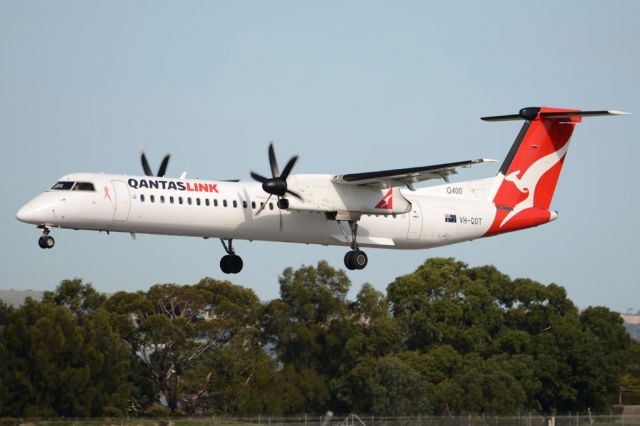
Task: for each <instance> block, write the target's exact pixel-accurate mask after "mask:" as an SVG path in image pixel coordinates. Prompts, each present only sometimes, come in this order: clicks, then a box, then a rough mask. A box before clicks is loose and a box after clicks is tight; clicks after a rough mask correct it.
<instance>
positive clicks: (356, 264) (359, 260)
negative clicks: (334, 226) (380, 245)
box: [337, 220, 369, 271]
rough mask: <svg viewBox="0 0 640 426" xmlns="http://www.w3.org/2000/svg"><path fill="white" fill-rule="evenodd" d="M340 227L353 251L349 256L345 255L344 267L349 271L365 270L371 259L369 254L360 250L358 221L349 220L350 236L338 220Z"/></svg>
mask: <svg viewBox="0 0 640 426" xmlns="http://www.w3.org/2000/svg"><path fill="white" fill-rule="evenodd" d="M337 222H338V226H340V229H341V230H342V233H343V234H344V237H345V239H346V240H347V242H348V243H349V246H350V247H351V251H348V252H347V254H345V255H344V266H346V267H347V269H350V270H352V271H353V270H354V269H364V268H365V267H366V266H367V263H368V262H369V258H367V254H366V253H365V252H363V251H362V250H360V249H358V243H357V237H358V221H356V220H348V221H347V223H349V229H350V231H351V232H350V234H349V233H347V231H346V230H345V229H344V227H343V225H342V221H340V220H338V221H337Z"/></svg>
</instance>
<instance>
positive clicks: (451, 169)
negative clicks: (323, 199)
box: [331, 158, 496, 189]
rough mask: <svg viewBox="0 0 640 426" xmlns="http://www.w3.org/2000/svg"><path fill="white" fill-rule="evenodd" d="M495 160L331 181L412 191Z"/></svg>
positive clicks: (441, 165) (341, 178) (359, 175)
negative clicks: (458, 170) (403, 188)
mask: <svg viewBox="0 0 640 426" xmlns="http://www.w3.org/2000/svg"><path fill="white" fill-rule="evenodd" d="M495 161H496V160H490V159H486V158H479V159H477V160H469V161H458V162H455V163H446V164H436V165H433V166H422V167H411V168H407V169H393V170H380V171H377V172H364V173H351V174H347V175H340V176H333V177H332V178H331V181H332V182H334V183H339V184H343V185H368V186H375V187H384V188H388V187H391V186H405V185H406V186H407V187H408V188H409V189H413V184H414V183H416V182H422V181H425V180H429V179H444V180H445V181H447V182H448V181H449V176H450V175H453V174H456V173H457V169H459V168H467V167H471V166H475V165H476V164H482V163H493V162H495Z"/></svg>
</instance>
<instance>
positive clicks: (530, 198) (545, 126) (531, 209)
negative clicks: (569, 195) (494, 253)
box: [483, 107, 619, 235]
mask: <svg viewBox="0 0 640 426" xmlns="http://www.w3.org/2000/svg"><path fill="white" fill-rule="evenodd" d="M612 114H619V112H617V111H579V110H569V109H557V108H544V107H543V108H523V109H522V110H520V113H519V114H518V115H506V116H498V117H485V118H483V120H486V121H503V120H522V119H524V120H526V121H525V123H524V125H523V126H522V129H521V130H520V133H519V134H518V137H517V138H516V141H515V142H514V144H513V146H512V147H511V150H510V151H509V154H508V155H507V158H506V159H505V160H504V162H503V163H502V167H500V173H499V174H498V178H497V179H498V183H497V184H499V185H500V186H499V188H498V190H497V192H496V193H495V197H494V199H493V202H494V203H495V205H496V209H497V211H496V217H495V220H494V221H493V224H492V225H491V227H490V228H489V231H488V232H487V235H493V234H498V233H502V232H509V231H514V230H516V229H522V228H528V227H531V226H537V225H541V224H543V223H547V222H549V221H550V220H552V219H555V214H552V213H551V212H549V210H548V209H549V206H550V205H551V199H552V198H553V193H554V191H555V189H556V184H557V183H558V178H559V176H560V171H561V170H562V165H563V163H564V159H565V156H566V153H567V150H568V148H569V138H570V137H571V134H572V133H573V129H574V127H575V125H576V123H579V122H580V121H582V117H583V116H592V115H612Z"/></svg>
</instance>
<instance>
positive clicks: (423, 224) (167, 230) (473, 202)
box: [16, 173, 499, 249]
mask: <svg viewBox="0 0 640 426" xmlns="http://www.w3.org/2000/svg"><path fill="white" fill-rule="evenodd" d="M497 179H498V178H488V179H481V180H475V181H467V182H459V183H447V184H443V185H437V186H432V187H428V188H421V189H418V190H415V191H410V190H408V189H402V190H400V189H398V188H394V189H393V190H394V191H395V192H394V194H393V196H394V208H393V209H389V208H386V209H376V208H374V206H375V205H376V202H377V201H378V200H379V199H381V198H383V197H384V195H385V193H386V192H387V191H388V189H382V188H379V189H371V190H370V191H369V192H367V191H363V190H362V189H359V190H358V192H357V193H356V192H354V193H343V192H344V191H349V190H351V188H350V187H348V188H346V189H345V187H344V186H340V185H335V184H332V183H331V181H330V176H329V175H291V177H290V188H292V189H295V191H297V192H298V193H300V194H301V195H302V197H303V199H304V201H298V200H296V199H293V198H291V199H290V200H291V204H290V208H289V209H288V210H279V209H278V208H277V206H276V199H275V197H272V198H271V199H270V200H269V202H268V203H267V205H266V207H265V208H264V210H262V211H261V212H258V210H259V208H260V203H265V202H266V201H267V197H268V194H266V193H265V192H264V191H263V190H262V187H261V185H260V184H259V183H257V182H253V181H240V182H228V181H204V180H195V179H170V178H153V177H147V176H128V175H111V174H96V173H76V174H70V175H67V176H64V177H62V178H61V179H60V181H63V182H87V183H91V184H92V185H93V187H94V189H93V190H85V191H82V190H80V191H75V190H70V189H67V190H64V189H63V190H59V189H51V190H48V191H46V192H43V193H42V194H40V195H38V196H36V197H35V198H34V199H33V200H31V201H30V202H29V203H27V204H26V205H25V206H24V207H22V208H21V209H20V211H19V212H18V213H17V215H16V216H17V218H18V219H19V220H21V221H23V222H28V223H32V224H35V225H41V226H46V227H59V228H69V229H84V230H97V231H109V232H129V233H132V234H133V235H135V234H137V233H146V234H163V235H182V236H192V237H203V238H223V239H243V240H265V241H283V242H296V243H307V244H323V245H342V246H346V245H348V236H347V235H345V233H348V232H349V228H348V226H347V227H344V226H343V227H341V226H340V223H339V222H338V221H337V220H335V212H332V210H334V207H335V211H337V212H338V215H339V214H340V212H341V210H342V209H344V210H345V211H349V210H352V209H351V207H350V205H352V204H354V203H355V204H358V207H357V208H358V209H359V210H360V211H361V212H362V211H363V208H362V206H370V207H368V210H366V209H365V210H364V211H365V213H362V214H361V216H360V217H359V220H358V234H357V243H358V245H359V246H362V247H382V248H392V249H420V248H430V247H436V246H442V245H446V244H452V243H457V242H460V241H467V240H472V239H476V238H480V237H482V236H484V235H485V233H486V232H487V230H488V229H489V227H490V225H491V223H492V222H493V220H494V218H495V215H496V207H495V205H494V204H493V203H492V202H491V201H490V200H492V198H493V197H492V193H493V192H494V191H495V188H496V187H497V185H499V182H498V181H497ZM142 182H144V184H143V183H142ZM151 182H154V183H151ZM341 191H342V192H341ZM345 200H348V201H345ZM345 203H346V205H345ZM332 206H334V207H332ZM331 213H334V215H333V216H332V215H331ZM280 214H282V229H281V228H280V218H279V215H280ZM454 216H455V221H451V220H448V219H447V218H451V217H454ZM339 217H340V216H338V218H339ZM345 231H346V232H345Z"/></svg>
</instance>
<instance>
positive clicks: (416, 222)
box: [407, 201, 422, 240]
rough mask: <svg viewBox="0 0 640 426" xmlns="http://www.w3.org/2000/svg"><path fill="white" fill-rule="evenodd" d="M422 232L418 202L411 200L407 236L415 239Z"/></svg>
mask: <svg viewBox="0 0 640 426" xmlns="http://www.w3.org/2000/svg"><path fill="white" fill-rule="evenodd" d="M421 233H422V211H421V209H420V204H419V203H418V202H416V201H412V202H411V212H409V231H408V233H407V238H408V239H410V240H417V239H419V238H420V234H421Z"/></svg>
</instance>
